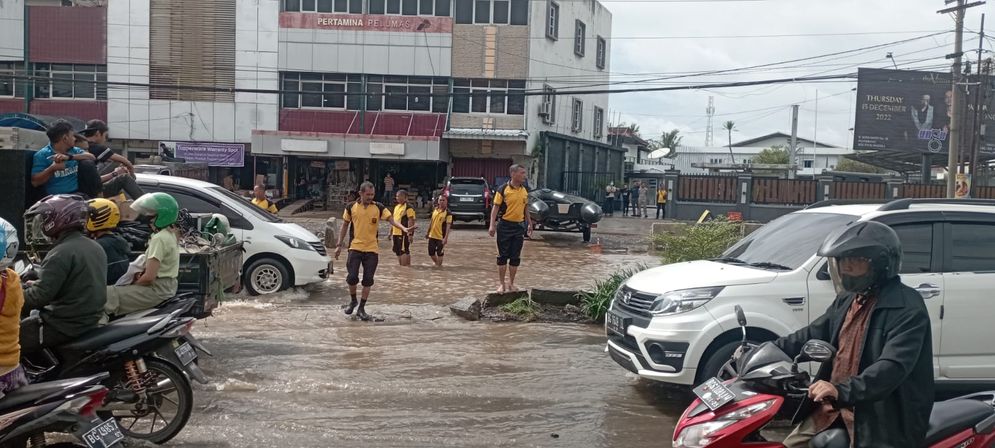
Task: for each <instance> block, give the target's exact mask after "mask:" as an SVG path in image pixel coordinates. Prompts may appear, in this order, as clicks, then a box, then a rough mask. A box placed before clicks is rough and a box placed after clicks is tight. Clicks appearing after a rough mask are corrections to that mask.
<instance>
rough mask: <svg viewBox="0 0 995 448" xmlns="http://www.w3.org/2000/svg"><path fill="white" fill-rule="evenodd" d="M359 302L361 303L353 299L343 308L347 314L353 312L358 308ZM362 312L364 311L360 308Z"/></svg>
mask: <svg viewBox="0 0 995 448" xmlns="http://www.w3.org/2000/svg"><path fill="white" fill-rule="evenodd" d="M358 304H359V302H357V301H355V300H353V301H352V302H349V305H347V306H346V307H345V309H344V310H343V312H345V313H346V315H350V314H352V311H353V310H355V309H356V305H358ZM360 312H362V310H360Z"/></svg>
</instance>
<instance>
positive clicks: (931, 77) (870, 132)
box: [853, 68, 995, 156]
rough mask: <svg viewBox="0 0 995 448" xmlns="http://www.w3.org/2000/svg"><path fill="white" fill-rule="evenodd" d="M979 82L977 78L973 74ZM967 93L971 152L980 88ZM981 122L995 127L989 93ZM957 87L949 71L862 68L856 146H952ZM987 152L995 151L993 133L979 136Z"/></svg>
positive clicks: (928, 149)
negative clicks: (953, 86) (951, 117)
mask: <svg viewBox="0 0 995 448" xmlns="http://www.w3.org/2000/svg"><path fill="white" fill-rule="evenodd" d="M967 81H968V82H971V81H974V82H977V78H976V77H974V79H968V80H967ZM981 90H983V89H977V88H972V89H969V91H968V93H967V94H966V95H964V96H963V97H964V99H965V102H966V104H967V106H966V107H964V109H962V110H964V111H965V114H964V115H963V117H964V119H963V121H961V123H963V124H962V126H961V130H962V131H963V132H962V134H961V135H962V136H963V138H964V140H962V142H963V144H962V145H961V151H963V152H965V153H969V147H970V145H971V142H972V140H971V135H972V133H973V132H974V125H973V123H974V112H975V109H976V108H975V107H974V102H975V94H976V93H977V92H979V91H981ZM983 98H984V101H982V104H981V107H980V108H981V110H982V113H983V114H984V116H983V117H981V121H980V122H979V124H980V125H981V126H980V128H981V130H982V133H984V131H985V129H987V128H991V129H995V127H992V126H995V115H993V114H991V113H989V109H990V107H989V104H987V103H990V102H991V101H992V100H993V99H995V96H993V95H986V96H985V97H983ZM952 99H953V90H952V83H951V74H950V73H939V72H921V71H910V70H883V69H866V68H861V69H860V70H859V71H858V73H857V109H856V117H855V120H854V127H853V149H855V150H858V151H859V150H890V151H903V152H917V153H921V152H925V153H946V152H947V150H948V148H949V147H950V137H949V136H950V110H951V109H950V108H951V104H950V103H951V100H952ZM993 137H995V136H993ZM980 140H981V141H980V152H981V154H982V155H986V156H990V155H992V154H995V141H993V139H985V138H981V139H980Z"/></svg>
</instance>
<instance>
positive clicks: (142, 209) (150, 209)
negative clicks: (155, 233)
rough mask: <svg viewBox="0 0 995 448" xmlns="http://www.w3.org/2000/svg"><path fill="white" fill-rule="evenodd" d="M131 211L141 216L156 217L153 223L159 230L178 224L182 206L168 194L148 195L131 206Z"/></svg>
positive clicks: (144, 195)
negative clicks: (177, 220)
mask: <svg viewBox="0 0 995 448" xmlns="http://www.w3.org/2000/svg"><path fill="white" fill-rule="evenodd" d="M131 209H132V210H134V211H136V212H138V214H140V215H146V216H155V221H153V222H152V225H154V226H155V227H156V228H157V229H165V228H167V227H169V226H171V225H173V224H176V219H177V217H178V216H179V214H180V206H179V204H177V203H176V199H173V197H172V196H170V195H168V194H166V193H146V194H143V195H142V196H141V197H140V198H138V199H136V200H135V202H134V203H132V204H131Z"/></svg>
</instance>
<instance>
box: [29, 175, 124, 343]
mask: <svg viewBox="0 0 995 448" xmlns="http://www.w3.org/2000/svg"><path fill="white" fill-rule="evenodd" d="M87 210H88V208H87V205H86V203H85V202H83V198H81V197H79V196H71V195H56V196H49V197H47V198H45V199H43V200H42V201H41V202H39V203H37V204H35V205H34V206H32V207H31V208H30V209H29V210H28V211H27V213H25V215H24V220H25V223H26V225H28V226H32V225H36V223H35V220H36V219H37V220H40V221H41V222H39V223H37V225H39V226H40V227H41V229H42V232H43V233H44V234H45V235H46V236H48V237H49V238H51V239H52V240H53V242H54V246H53V247H52V249H51V250H50V251H49V252H48V254H47V255H45V259H44V260H42V264H41V271H40V272H39V279H38V281H37V282H34V284H33V285H32V286H31V287H29V288H28V289H26V290H25V291H24V308H23V313H24V314H27V313H28V312H30V311H32V310H40V311H41V313H40V314H41V318H42V322H41V323H40V324H39V322H37V321H32V322H29V323H25V324H22V325H21V334H20V338H21V353H22V355H29V354H31V353H33V352H37V351H40V350H41V349H42V348H44V347H53V346H59V345H62V344H65V343H68V342H69V341H72V340H74V339H76V338H77V337H79V336H80V335H82V334H84V333H86V332H88V331H90V330H93V329H95V328H97V324H98V323H99V322H100V319H101V318H102V317H103V314H104V302H106V301H107V286H106V285H105V283H106V276H107V257H106V256H105V255H104V251H103V249H101V248H100V245H99V244H97V243H96V242H94V241H93V240H91V239H89V238H87V237H85V236H83V233H82V231H83V227H84V225H85V224H86V217H87Z"/></svg>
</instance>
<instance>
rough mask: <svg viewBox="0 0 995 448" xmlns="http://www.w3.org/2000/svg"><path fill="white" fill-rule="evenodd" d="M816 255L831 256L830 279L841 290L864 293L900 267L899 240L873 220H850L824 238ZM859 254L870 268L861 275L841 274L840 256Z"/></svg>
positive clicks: (885, 227) (880, 283) (900, 250)
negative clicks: (867, 262)
mask: <svg viewBox="0 0 995 448" xmlns="http://www.w3.org/2000/svg"><path fill="white" fill-rule="evenodd" d="M819 255H820V256H823V257H828V258H829V259H830V263H829V267H830V274H831V275H832V277H833V281H834V282H837V287H841V288H842V289H843V290H845V291H848V292H852V293H856V294H864V293H867V292H869V291H871V290H873V289H875V288H878V287H880V286H881V285H883V284H884V283H885V282H887V281H888V280H891V279H892V278H895V277H897V276H898V271H899V269H900V268H901V267H902V243H901V242H900V241H899V240H898V234H896V233H895V231H894V230H892V229H891V227H888V226H886V225H884V224H881V223H879V222H874V221H862V222H856V223H852V224H850V225H848V226H846V227H844V228H842V229H840V230H837V231H835V232H833V233H831V234H830V235H829V237H828V238H826V241H825V242H824V243H822V247H820V248H819ZM846 257H861V258H866V259H868V260H869V261H870V270H869V271H868V272H867V274H865V275H863V276H860V277H852V276H843V275H841V273H840V271H839V266H838V263H839V260H840V259H841V258H846Z"/></svg>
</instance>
